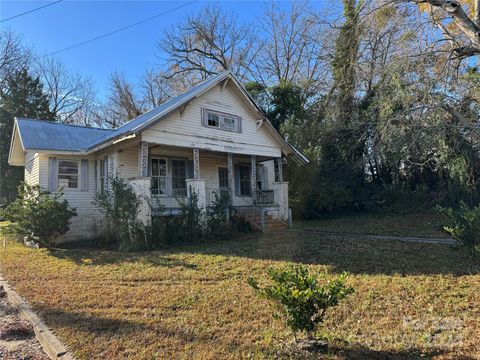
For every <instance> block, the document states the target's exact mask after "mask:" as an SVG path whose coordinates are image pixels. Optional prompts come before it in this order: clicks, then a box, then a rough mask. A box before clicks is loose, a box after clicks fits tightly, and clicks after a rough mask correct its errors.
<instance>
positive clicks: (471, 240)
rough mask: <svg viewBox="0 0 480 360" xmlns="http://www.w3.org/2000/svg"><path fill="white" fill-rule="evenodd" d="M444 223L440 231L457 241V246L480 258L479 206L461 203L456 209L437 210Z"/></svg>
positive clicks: (439, 208) (440, 208)
mask: <svg viewBox="0 0 480 360" xmlns="http://www.w3.org/2000/svg"><path fill="white" fill-rule="evenodd" d="M437 210H438V212H439V213H440V214H441V215H443V217H444V219H445V221H444V222H443V223H442V224H441V229H442V230H443V231H444V232H445V233H447V234H448V235H450V236H451V237H452V238H454V239H455V240H457V242H458V244H459V246H461V247H464V248H465V249H467V250H468V251H469V252H470V254H472V255H473V256H475V257H478V256H480V205H477V206H472V207H470V206H468V205H467V204H465V203H461V204H460V206H459V207H458V208H451V207H450V208H442V207H438V208H437Z"/></svg>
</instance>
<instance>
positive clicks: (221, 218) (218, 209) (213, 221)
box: [207, 191, 233, 239]
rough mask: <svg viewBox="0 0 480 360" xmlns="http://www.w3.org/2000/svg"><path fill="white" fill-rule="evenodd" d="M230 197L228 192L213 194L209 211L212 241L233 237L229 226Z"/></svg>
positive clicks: (209, 234) (209, 227) (209, 233)
mask: <svg viewBox="0 0 480 360" xmlns="http://www.w3.org/2000/svg"><path fill="white" fill-rule="evenodd" d="M229 208H230V195H229V194H228V193H227V192H221V191H218V192H217V191H215V192H213V200H212V204H211V206H210V208H209V210H208V215H207V224H208V236H209V238H211V239H227V238H229V237H230V236H231V235H232V230H233V229H232V227H231V226H230V224H229V221H228V220H229V211H230V209H229Z"/></svg>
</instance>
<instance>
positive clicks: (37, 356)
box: [0, 287, 49, 360]
mask: <svg viewBox="0 0 480 360" xmlns="http://www.w3.org/2000/svg"><path fill="white" fill-rule="evenodd" d="M0 359H5V360H17V359H22V360H24V359H29V360H48V359H49V358H48V356H47V355H46V354H45V352H44V351H43V349H42V346H41V345H40V343H39V342H38V341H37V339H36V338H35V333H34V332H33V328H32V326H31V324H30V323H29V322H28V321H27V320H25V319H23V318H21V317H20V315H19V314H18V312H17V310H16V309H15V308H14V307H13V306H12V304H11V303H10V302H9V301H8V299H7V296H6V294H5V291H4V289H3V288H2V287H0Z"/></svg>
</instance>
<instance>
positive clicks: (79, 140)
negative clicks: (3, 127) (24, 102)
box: [16, 118, 114, 151]
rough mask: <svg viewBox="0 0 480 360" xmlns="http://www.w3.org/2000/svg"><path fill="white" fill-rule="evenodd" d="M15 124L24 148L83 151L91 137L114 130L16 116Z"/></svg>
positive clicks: (101, 136)
mask: <svg viewBox="0 0 480 360" xmlns="http://www.w3.org/2000/svg"><path fill="white" fill-rule="evenodd" d="M16 124H17V127H18V130H19V134H20V138H21V141H22V145H23V148H24V149H25V150H27V149H31V150H59V151H83V150H84V149H85V148H86V144H88V143H90V142H91V141H92V139H98V138H103V137H104V136H105V135H107V134H111V133H113V132H114V131H113V130H108V129H100V128H92V127H86V126H77V125H68V124H62V123H56V122H53V121H46V120H36V119H23V118H17V119H16Z"/></svg>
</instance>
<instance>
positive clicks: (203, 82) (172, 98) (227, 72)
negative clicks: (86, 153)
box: [114, 70, 233, 131]
mask: <svg viewBox="0 0 480 360" xmlns="http://www.w3.org/2000/svg"><path fill="white" fill-rule="evenodd" d="M225 74H232V73H231V71H230V70H225V71H223V72H221V73H218V74H216V75H214V76H212V77H210V78H208V79H205V80H202V81H200V82H199V83H198V84H196V85H194V86H192V87H191V88H189V89H187V90H185V91H182V92H181V93H180V94H178V95H175V96H172V97H171V98H170V99H168V100H166V101H164V102H162V103H161V104H158V105H157V106H155V107H153V108H151V109H149V110H147V111H145V112H144V113H143V114H140V115H138V116H137V117H134V118H133V119H130V120H128V121H126V122H124V123H123V124H122V125H120V126H119V127H118V128H116V129H115V130H114V131H117V130H121V129H122V128H123V127H124V126H126V125H127V124H129V123H130V122H132V121H133V120H135V119H137V118H139V117H140V116H143V115H146V114H148V113H149V112H151V111H154V110H155V109H157V108H159V107H160V106H162V105H164V104H166V103H168V102H169V101H171V100H175V99H176V98H178V97H180V96H182V95H184V94H186V93H187V92H190V91H192V90H193V89H195V88H196V87H200V86H201V85H203V84H205V83H207V82H209V81H213V80H214V79H216V78H218V77H221V76H225ZM232 75H233V74H232ZM139 125H141V124H139Z"/></svg>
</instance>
